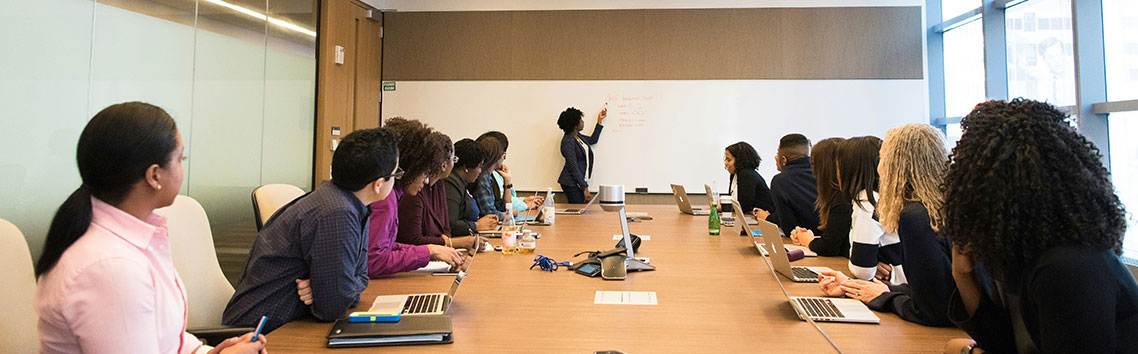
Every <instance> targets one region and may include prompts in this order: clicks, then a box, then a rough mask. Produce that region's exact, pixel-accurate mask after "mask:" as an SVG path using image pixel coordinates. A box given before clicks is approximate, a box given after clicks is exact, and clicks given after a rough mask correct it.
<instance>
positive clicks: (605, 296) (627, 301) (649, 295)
mask: <svg viewBox="0 0 1138 354" xmlns="http://www.w3.org/2000/svg"><path fill="white" fill-rule="evenodd" d="M593 303H594V304H599V305H657V304H658V303H657V301H656V292H655V291H600V290H598V291H597V294H596V295H595V296H594V297H593Z"/></svg>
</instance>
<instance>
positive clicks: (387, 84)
mask: <svg viewBox="0 0 1138 354" xmlns="http://www.w3.org/2000/svg"><path fill="white" fill-rule="evenodd" d="M383 90H384V91H395V81H384V82H383Z"/></svg>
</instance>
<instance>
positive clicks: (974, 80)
mask: <svg viewBox="0 0 1138 354" xmlns="http://www.w3.org/2000/svg"><path fill="white" fill-rule="evenodd" d="M982 25H983V24H982V22H981V21H980V20H979V19H977V20H976V21H973V22H971V23H968V24H966V25H963V26H960V27H957V28H953V29H951V30H949V31H947V32H944V113H945V115H946V116H948V117H961V116H964V115H965V114H968V112H970V111H972V107H974V106H976V104H977V103H980V102H983V101H984V100H985V97H987V96H985V94H984V90H985V87H984V33H983V28H982Z"/></svg>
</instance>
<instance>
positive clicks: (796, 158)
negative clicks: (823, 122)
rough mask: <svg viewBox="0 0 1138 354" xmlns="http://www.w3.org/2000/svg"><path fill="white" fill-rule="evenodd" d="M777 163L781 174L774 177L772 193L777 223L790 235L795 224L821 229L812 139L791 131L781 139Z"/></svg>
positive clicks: (815, 232) (813, 229)
mask: <svg viewBox="0 0 1138 354" xmlns="http://www.w3.org/2000/svg"><path fill="white" fill-rule="evenodd" d="M775 166H776V167H778V171H779V174H778V175H775V176H774V178H772V179H771V197H772V198H773V199H774V210H775V213H776V214H777V215H778V226H779V228H781V229H782V232H784V233H786V234H787V235H789V234H790V231H791V230H794V228H795V227H802V228H804V229H809V230H810V231H813V232H814V234H819V232H818V212H817V211H816V210H814V202H815V200H816V199H818V186H817V182H815V179H814V174H813V173H812V172H811V171H810V140H809V139H806V136H804V135H802V134H788V135H786V136H784V137H782V139H780V140H779V142H778V154H777V155H775Z"/></svg>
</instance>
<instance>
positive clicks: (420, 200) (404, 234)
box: [396, 181, 450, 245]
mask: <svg viewBox="0 0 1138 354" xmlns="http://www.w3.org/2000/svg"><path fill="white" fill-rule="evenodd" d="M444 184H445V183H444V182H442V181H439V182H435V184H432V185H428V186H426V187H423V190H421V191H419V194H417V195H415V196H409V197H407V198H401V199H399V220H402V222H400V223H399V234H398V235H397V238H396V241H398V242H400V243H405V244H408V245H426V244H432V243H433V244H436V245H445V244H446V241H444V240H443V238H442V235H446V236H450V220H448V219H447V217H448V214H447V194H446V186H445V185H444Z"/></svg>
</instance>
